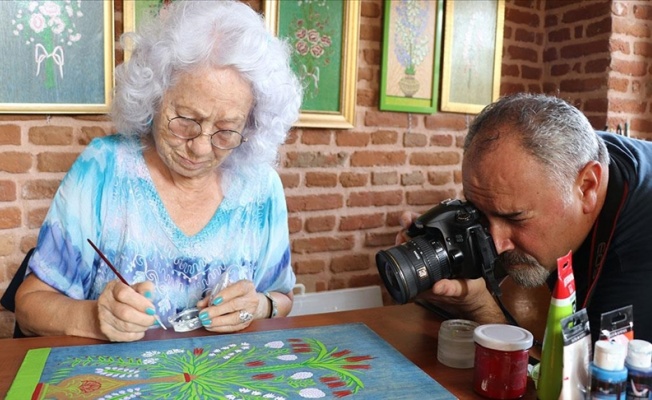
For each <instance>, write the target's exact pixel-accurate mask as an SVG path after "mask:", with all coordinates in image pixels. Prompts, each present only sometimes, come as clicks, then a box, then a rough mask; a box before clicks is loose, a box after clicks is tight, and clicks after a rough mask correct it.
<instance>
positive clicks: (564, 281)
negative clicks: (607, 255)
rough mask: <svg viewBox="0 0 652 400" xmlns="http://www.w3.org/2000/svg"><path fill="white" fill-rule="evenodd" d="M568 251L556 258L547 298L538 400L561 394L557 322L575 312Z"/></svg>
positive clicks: (561, 351)
mask: <svg viewBox="0 0 652 400" xmlns="http://www.w3.org/2000/svg"><path fill="white" fill-rule="evenodd" d="M572 256H573V255H572V252H569V253H568V254H566V255H565V256H563V257H560V258H558V259H557V283H556V284H555V288H554V290H553V292H552V298H551V299H550V308H548V320H547V321H546V330H545V333H544V335H543V348H542V349H541V363H540V365H539V380H538V384H537V397H538V398H539V400H558V399H559V394H560V393H561V384H562V381H561V380H562V370H563V356H564V340H563V337H562V326H561V319H562V318H565V317H568V316H569V315H571V314H573V313H574V312H575V307H576V300H575V278H574V276H573V263H572Z"/></svg>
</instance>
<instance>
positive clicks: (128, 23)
mask: <svg viewBox="0 0 652 400" xmlns="http://www.w3.org/2000/svg"><path fill="white" fill-rule="evenodd" d="M171 1H172V0H123V7H122V8H123V16H122V19H123V23H124V32H134V31H135V30H136V27H137V26H138V23H139V22H141V21H142V20H143V19H144V18H148V17H154V16H155V15H156V14H158V12H159V11H160V10H161V8H164V7H165V5H166V4H167V3H169V2H171ZM130 55H131V52H130V51H129V48H126V49H125V53H124V57H125V61H127V60H128V59H129V56H130Z"/></svg>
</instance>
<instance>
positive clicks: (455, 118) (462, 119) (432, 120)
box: [424, 113, 468, 131]
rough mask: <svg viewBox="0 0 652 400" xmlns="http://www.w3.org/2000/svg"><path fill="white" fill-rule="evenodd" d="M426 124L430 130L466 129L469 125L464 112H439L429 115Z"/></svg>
mask: <svg viewBox="0 0 652 400" xmlns="http://www.w3.org/2000/svg"><path fill="white" fill-rule="evenodd" d="M424 124H425V126H426V129H429V130H451V131H465V130H466V129H467V128H468V126H467V120H466V116H465V115H462V114H451V113H437V114H433V115H427V116H426V118H425V120H424Z"/></svg>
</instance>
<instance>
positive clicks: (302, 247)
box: [290, 235, 355, 254]
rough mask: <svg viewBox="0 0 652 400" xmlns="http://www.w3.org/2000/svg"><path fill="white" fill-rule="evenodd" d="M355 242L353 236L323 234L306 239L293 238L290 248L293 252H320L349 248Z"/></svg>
mask: <svg viewBox="0 0 652 400" xmlns="http://www.w3.org/2000/svg"><path fill="white" fill-rule="evenodd" d="M354 244H355V237H354V236H350V235H347V236H337V237H333V236H323V237H317V238H308V239H295V240H293V241H292V244H291V246H290V248H291V249H292V252H293V253H296V254H306V253H308V254H309V253H321V252H327V251H341V250H351V249H352V248H353V245H354Z"/></svg>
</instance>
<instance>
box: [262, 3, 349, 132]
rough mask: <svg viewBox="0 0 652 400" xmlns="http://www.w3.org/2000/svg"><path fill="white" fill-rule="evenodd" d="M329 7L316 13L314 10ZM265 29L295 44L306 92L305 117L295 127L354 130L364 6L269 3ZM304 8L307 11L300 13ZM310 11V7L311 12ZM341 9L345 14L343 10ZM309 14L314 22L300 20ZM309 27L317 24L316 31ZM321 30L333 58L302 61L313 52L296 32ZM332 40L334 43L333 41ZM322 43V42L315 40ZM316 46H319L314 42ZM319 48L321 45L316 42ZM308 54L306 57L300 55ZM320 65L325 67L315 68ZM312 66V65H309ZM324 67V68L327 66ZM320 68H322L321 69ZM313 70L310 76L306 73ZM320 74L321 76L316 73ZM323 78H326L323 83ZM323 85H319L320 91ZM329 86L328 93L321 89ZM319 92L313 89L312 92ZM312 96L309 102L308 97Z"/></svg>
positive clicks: (296, 65) (295, 63) (297, 67)
mask: <svg viewBox="0 0 652 400" xmlns="http://www.w3.org/2000/svg"><path fill="white" fill-rule="evenodd" d="M320 6H321V7H325V8H323V9H319V10H317V9H316V7H320ZM263 7H264V13H265V24H266V25H267V28H268V29H269V31H270V32H271V33H272V34H273V35H275V36H281V37H283V38H285V39H286V40H288V42H290V43H291V44H293V49H294V50H295V51H294V53H293V62H292V68H293V69H294V70H295V72H297V75H298V76H299V78H300V79H301V80H302V84H303V85H304V88H305V89H306V90H305V92H304V102H303V104H302V107H301V115H300V116H299V119H298V121H297V122H296V123H295V124H294V126H296V127H306V128H334V129H350V128H353V127H354V126H355V103H356V85H357V68H358V66H357V60H358V34H359V30H360V24H359V22H360V1H357V0H356V1H348V0H329V1H326V2H305V3H300V2H296V1H279V0H265V2H264V5H263ZM302 7H305V8H303V9H302ZM311 7H312V8H311ZM340 10H341V11H340ZM308 14H309V15H310V16H311V17H310V18H300V16H301V15H308ZM310 24H316V25H313V26H312V27H310V26H308V25H310ZM315 26H318V27H319V29H320V30H321V33H320V34H316V36H320V35H321V37H322V38H325V41H323V42H321V43H322V44H325V45H324V46H323V47H324V48H326V51H330V52H331V53H330V54H331V55H330V56H329V57H330V58H328V61H326V60H327V57H326V51H323V49H322V50H321V51H322V52H321V54H320V52H319V51H318V52H315V54H318V55H319V57H323V58H320V59H319V60H314V59H312V60H310V62H308V61H306V62H305V63H304V62H301V61H297V60H300V58H299V57H300V56H304V55H307V56H310V53H311V51H312V49H314V47H311V48H310V49H308V48H306V47H305V46H303V47H301V45H305V42H307V41H304V42H303V43H299V41H300V39H298V38H297V37H298V35H296V34H292V35H290V34H288V32H290V31H292V32H293V33H296V32H297V31H298V28H300V27H305V28H307V29H308V28H309V29H308V30H312V31H313V32H316V31H317V30H318V29H317V28H315ZM331 38H334V39H336V40H331ZM316 40H317V42H319V40H320V39H319V38H316ZM313 43H315V42H314V41H313ZM318 44H319V43H318ZM301 49H306V52H305V53H302V52H301V51H300V50H301ZM316 62H321V64H320V65H317V66H315V65H314V64H315V63H316ZM309 63H310V66H308V64H309ZM325 64H326V65H325ZM320 66H321V67H322V69H321V70H320V69H318V67H320ZM310 68H312V69H311V70H310V71H308V69H310ZM315 71H317V73H315ZM324 78H325V79H324ZM319 85H321V86H319ZM323 87H326V88H327V89H328V90H321V92H318V93H317V94H315V91H317V90H318V89H319V88H323ZM313 89H315V90H313ZM309 96H311V97H309Z"/></svg>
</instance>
